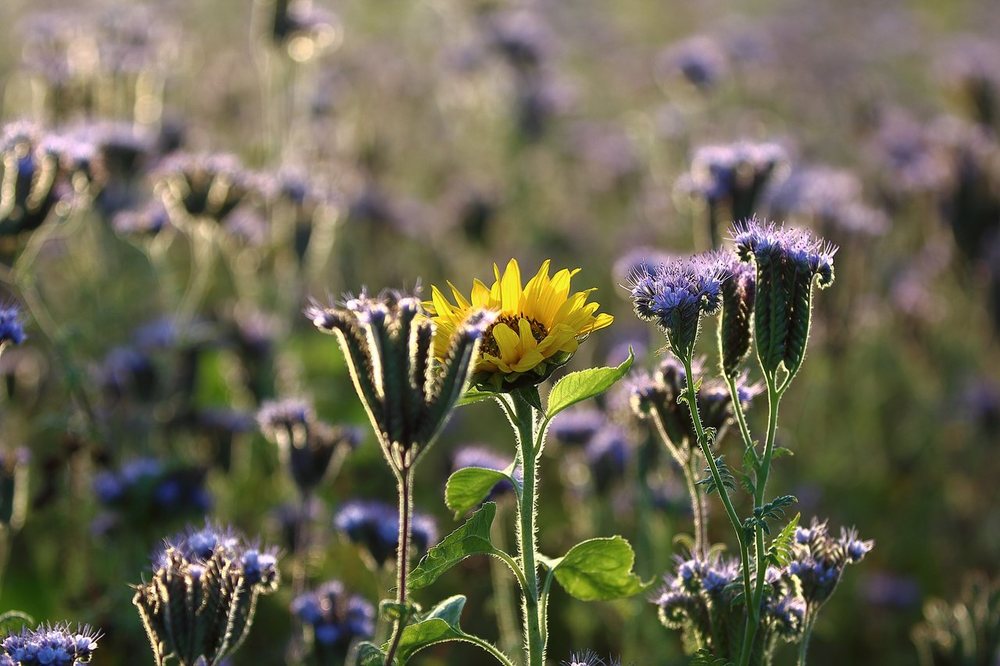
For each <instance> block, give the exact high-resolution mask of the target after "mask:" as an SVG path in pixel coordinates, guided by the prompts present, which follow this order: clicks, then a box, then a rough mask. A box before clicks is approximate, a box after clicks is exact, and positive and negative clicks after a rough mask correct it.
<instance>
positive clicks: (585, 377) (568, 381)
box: [545, 349, 635, 419]
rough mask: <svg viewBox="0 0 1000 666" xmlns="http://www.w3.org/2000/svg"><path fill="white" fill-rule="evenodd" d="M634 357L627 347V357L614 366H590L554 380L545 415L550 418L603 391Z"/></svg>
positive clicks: (622, 375)
mask: <svg viewBox="0 0 1000 666" xmlns="http://www.w3.org/2000/svg"><path fill="white" fill-rule="evenodd" d="M634 358H635V356H634V355H633V354H632V350H631V349H629V351H628V358H627V359H625V360H624V361H622V363H621V365H619V366H618V367H616V368H590V369H589V370H580V371H579V372H571V373H569V374H568V375H566V376H565V377H563V378H562V379H560V380H559V381H558V382H556V385H555V386H553V387H552V390H551V391H549V404H548V409H547V411H546V412H545V417H546V418H549V419H551V418H552V417H553V416H555V415H556V414H558V413H559V412H561V411H562V410H564V409H566V408H567V407H571V406H573V405H575V404H576V403H578V402H582V401H584V400H587V399H588V398H593V397H594V396H598V395H600V394H602V393H604V392H605V391H607V390H608V389H609V388H611V387H612V386H614V384H615V382H617V381H618V380H619V379H621V378H622V377H624V376H625V373H627V372H628V369H629V368H630V367H632V360H633V359H634Z"/></svg>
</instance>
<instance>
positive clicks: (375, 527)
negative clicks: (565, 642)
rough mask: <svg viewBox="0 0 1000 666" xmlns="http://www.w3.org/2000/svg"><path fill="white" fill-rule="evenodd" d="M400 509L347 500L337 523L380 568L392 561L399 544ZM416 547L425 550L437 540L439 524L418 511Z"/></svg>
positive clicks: (414, 530) (415, 516) (413, 526)
mask: <svg viewBox="0 0 1000 666" xmlns="http://www.w3.org/2000/svg"><path fill="white" fill-rule="evenodd" d="M398 523H399V511H398V509H397V508H396V507H393V506H390V505H388V504H386V503H384V502H378V501H374V500H351V501H349V502H346V503H345V504H344V505H343V506H342V507H341V508H340V510H339V511H337V514H336V516H334V519H333V524H334V527H336V528H337V531H339V532H341V533H343V534H344V535H345V536H346V537H347V538H348V539H349V540H350V541H351V542H352V543H354V544H356V545H358V546H359V547H360V548H361V549H362V550H363V552H364V553H365V554H366V555H367V556H368V559H369V560H370V562H371V563H373V564H374V565H375V566H377V567H382V566H385V564H386V563H387V562H390V561H392V558H393V557H395V555H396V549H397V548H398V547H399V528H398ZM411 523H412V524H411V529H412V535H411V538H412V539H413V546H415V547H416V549H417V551H419V552H424V551H426V550H427V548H428V547H429V546H430V545H431V544H432V543H434V541H435V540H436V539H437V526H436V525H435V523H434V519H433V518H431V517H430V516H428V515H425V514H420V513H415V514H413V516H412V519H411Z"/></svg>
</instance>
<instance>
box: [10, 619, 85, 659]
mask: <svg viewBox="0 0 1000 666" xmlns="http://www.w3.org/2000/svg"><path fill="white" fill-rule="evenodd" d="M100 637H101V632H99V631H96V630H94V629H91V628H90V627H89V626H86V625H83V626H78V627H76V628H71V626H70V625H69V624H68V623H66V624H54V625H42V626H40V627H37V628H35V629H22V630H21V631H20V632H18V633H16V634H9V635H7V637H6V638H4V639H3V641H2V642H0V666H3V665H4V664H11V665H12V666H34V665H35V664H39V665H40V666H76V665H77V664H88V663H90V660H91V657H92V656H93V654H94V651H95V650H97V641H98V640H99V639H100Z"/></svg>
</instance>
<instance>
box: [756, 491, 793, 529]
mask: <svg viewBox="0 0 1000 666" xmlns="http://www.w3.org/2000/svg"><path fill="white" fill-rule="evenodd" d="M798 501H799V500H798V499H797V498H796V497H795V495H781V496H779V497H775V498H774V499H773V500H771V501H770V502H768V503H767V504H764V505H763V506H760V507H757V508H756V509H754V510H753V520H754V521H756V523H757V524H758V525H760V526H761V528H763V530H764V533H765V534H770V533H771V528H770V527H768V524H767V521H769V520H780V519H781V518H783V517H784V515H785V509H786V508H788V507H789V506H791V505H792V504H795V503H796V502H798Z"/></svg>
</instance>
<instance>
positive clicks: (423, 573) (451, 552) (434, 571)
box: [409, 502, 500, 590]
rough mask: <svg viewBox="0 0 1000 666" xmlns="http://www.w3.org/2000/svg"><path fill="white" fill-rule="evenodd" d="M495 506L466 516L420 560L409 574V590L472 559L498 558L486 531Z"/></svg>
mask: <svg viewBox="0 0 1000 666" xmlns="http://www.w3.org/2000/svg"><path fill="white" fill-rule="evenodd" d="M496 512H497V505H496V504H494V503H493V502H487V503H486V504H483V507H482V508H481V509H479V510H478V511H476V512H475V513H474V514H472V515H471V516H469V519H468V520H467V521H465V524H464V525H462V526H461V527H459V528H458V529H457V530H455V531H454V532H452V533H451V534H449V535H448V536H446V537H445V538H444V539H443V540H442V541H441V543H439V544H437V545H436V546H434V547H433V548H431V549H430V550H428V551H427V554H426V555H424V557H423V559H422V560H420V563H419V564H418V565H417V566H416V568H415V569H413V571H411V572H410V578H409V587H410V589H411V590H420V589H423V588H425V587H427V586H428V585H430V584H431V583H433V582H434V581H436V580H437V579H438V578H439V577H440V576H441V574H443V573H444V572H446V571H448V569H451V568H452V567H453V566H455V565H456V564H458V563H459V562H461V561H462V560H464V559H465V558H467V557H470V556H472V555H493V556H498V555H500V551H499V550H497V548H496V547H495V546H494V545H493V542H492V541H491V540H490V527H491V526H492V525H493V518H494V517H495V516H496Z"/></svg>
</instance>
